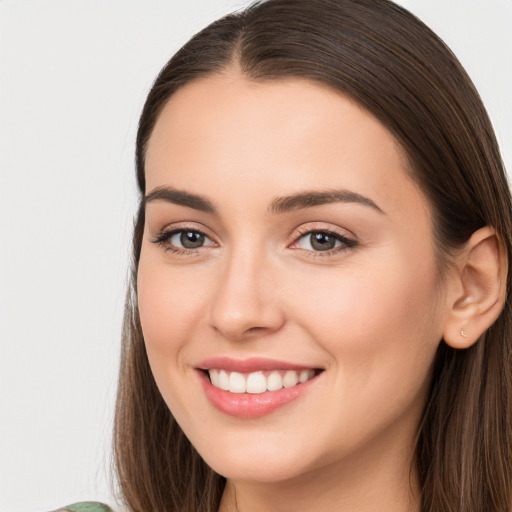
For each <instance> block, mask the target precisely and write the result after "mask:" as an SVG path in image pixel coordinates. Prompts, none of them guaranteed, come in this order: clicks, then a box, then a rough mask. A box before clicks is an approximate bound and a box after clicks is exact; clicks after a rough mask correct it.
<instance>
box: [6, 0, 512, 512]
mask: <svg viewBox="0 0 512 512" xmlns="http://www.w3.org/2000/svg"><path fill="white" fill-rule="evenodd" d="M247 3H248V2H247V1H244V0H238V1H236V0H186V1H185V0H165V1H164V0H81V1H79V0H31V1H29V0H0V512H37V511H48V510H52V509H54V508H57V507H58V506H62V505H65V504H69V503H73V502H76V501H80V500H93V499H95V500H103V501H106V502H108V503H110V504H113V503H114V499H113V496H112V493H111V492H110V491H109V465H110V430H111V421H112V414H113V399H114V393H115V387H116V376H117V364H118V352H119V338H120V326H121V318H122V308H123V301H124V291H125V281H126V277H127V262H128V252H129V248H128V247H129V241H130V238H131V226H132V216H133V212H134V207H135V180H134V166H133V152H134V137H135V129H136V123H137V119H138V115H139V113H140V109H141V107H142V104H143V101H144V98H145V94H146V93H147V91H148V88H149V87H150V85H151V83H152V81H153V79H154V77H155V76H156V74H157V72H158V70H159V69H160V67H161V66H162V65H163V64H164V63H165V62H166V61H167V60H168V58H169V57H170V56H171V54H172V53H173V52H174V51H176V50H177V49H178V48H179V46H181V44H183V43H184V42H185V41H186V39H188V37H190V36H191V35H192V34H193V33H194V32H196V31H197V30H199V29H200V28H202V27H203V26H204V25H206V24H207V23H208V22H210V21H212V20H213V19H215V18H217V17H219V16H220V15H222V14H224V13H226V12H229V11H232V10H234V9H236V8H239V7H243V6H244V5H247ZM400 3H401V4H403V5H404V6H406V7H408V8H410V9H411V10H412V11H413V12H415V13H417V14H418V15H419V16H420V17H421V18H422V19H423V20H424V21H426V22H427V24H429V25H430V26H431V27H432V28H434V30H436V31H437V32H438V33H439V34H440V35H441V36H442V37H443V38H444V39H445V41H446V42H447V43H448V44H449V45H450V46H451V47H452V49H453V50H454V51H455V53H456V54H457V55H458V56H459V58H460V59H461V60H462V62H463V64H464V65H465V66H466V68H467V69H468V71H469V73H470V75H471V76H472V78H473V80H474V81H475V83H476V85H477V87H478V89H479V90H480V92H481V95H482V97H483V99H484V102H485V104H486V105H487V107H488V109H489V112H490V114H491V117H492V119H493V122H494V125H495V129H496V131H497V134H498V138H499V140H500V142H501V145H502V152H503V155H504V159H505V162H506V165H507V168H508V169H509V172H510V169H512V100H511V97H510V96H511V94H512V0H486V1H485V2H484V1H483V0H448V1H446V0H402V1H401V2H400Z"/></svg>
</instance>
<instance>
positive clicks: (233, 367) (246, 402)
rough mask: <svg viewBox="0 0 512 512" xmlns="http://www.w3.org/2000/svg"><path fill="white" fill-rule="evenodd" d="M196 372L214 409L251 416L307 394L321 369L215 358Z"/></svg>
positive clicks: (258, 415) (266, 412)
mask: <svg viewBox="0 0 512 512" xmlns="http://www.w3.org/2000/svg"><path fill="white" fill-rule="evenodd" d="M196 371H197V374H198V376H199V377H200V379H199V380H200V382H201V383H202V387H203V389H204V392H205V395H206V397H207V398H208V400H209V401H210V402H211V403H212V405H213V406H214V407H215V408H216V409H218V410H219V411H220V412H222V413H224V414H227V415H229V416H235V417H238V418H242V419H255V418H260V417H262V416H267V415H269V414H271V413H273V412H274V411H276V410H278V409H280V408H282V407H284V406H286V405H287V404H290V403H291V402H294V401H295V400H296V399H298V398H300V397H303V396H304V395H308V394H309V393H310V392H311V391H310V390H311V389H312V388H313V387H316V386H315V384H316V383H317V382H318V381H320V380H321V378H320V377H321V375H322V374H323V373H324V371H325V370H324V369H323V368H314V367H309V368H308V367H307V366H301V365H294V364H290V363H287V362H279V361H274V360H269V359H248V360H245V361H237V360H233V359H230V358H215V359H210V360H208V361H204V362H203V363H202V364H201V365H199V367H196Z"/></svg>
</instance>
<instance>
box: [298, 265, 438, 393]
mask: <svg viewBox="0 0 512 512" xmlns="http://www.w3.org/2000/svg"><path fill="white" fill-rule="evenodd" d="M390 260H391V261H393V262H394V263H393V264H392V265H386V264H385V263H386V259H385V258H384V257H382V258H375V259H374V260H373V261H374V263H373V264H364V265H361V266H360V267H359V268H357V267H355V266H354V267H352V268H351V269H350V271H348V270H345V269H342V268H340V269H339V280H337V279H336V278H333V276H332V274H331V273H325V275H324V276H322V275H320V274H318V275H316V276H315V280H314V282H315V287H311V286H310V284H308V283H306V282H304V292H302V293H301V292H300V290H296V291H295V293H293V294H291V296H292V297H294V303H293V305H292V304H291V305H290V307H293V308H295V314H294V316H295V317H296V318H298V319H300V320H298V321H299V322H300V323H301V324H302V326H303V328H304V329H306V330H308V331H309V332H310V334H311V336H312V338H314V339H315V340H316V342H317V343H318V344H320V345H322V347H323V348H324V349H325V350H326V351H327V352H328V353H329V354H330V356H331V361H332V364H333V365H334V366H335V367H337V369H338V370H340V371H338V372H336V375H337V378H338V379H341V380H345V379H346V380H347V381H348V380H350V386H341V388H342V389H344V390H353V389H356V388H357V390H358V392H359V393H360V392H364V390H368V393H374V392H375V390H376V389H378V388H379V386H382V385H386V384H387V383H389V385H390V386H391V384H392V383H395V384H396V385H397V386H398V385H399V384H398V381H401V382H402V383H403V382H405V381H408V382H410V383H411V386H413V387H414V386H421V384H422V382H423V381H424V379H426V378H427V377H428V374H429V370H430V365H431V362H432V360H433V358H434V355H435V352H436V350H437V346H438V344H439V341H440V339H441V336H442V318H441V316H440V315H439V314H438V313H437V309H438V308H437V304H438V302H439V300H440V297H439V293H438V286H437V274H436V267H435V265H434V263H433V262H426V263H425V264H423V266H421V268H420V265H417V264H414V265H411V264H410V263H409V264H407V258H397V257H396V255H393V257H392V258H390ZM375 262H377V263H375ZM333 283H334V284H333ZM336 283H337V284H336ZM299 287H300V283H299ZM306 289H307V292H306ZM420 377H423V378H420ZM375 396H379V393H376V395H375Z"/></svg>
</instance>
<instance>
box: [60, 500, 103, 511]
mask: <svg viewBox="0 0 512 512" xmlns="http://www.w3.org/2000/svg"><path fill="white" fill-rule="evenodd" d="M54 512H112V509H111V508H110V507H107V505H104V504H103V503H99V502H97V501H83V502H82V503H74V504H73V505H68V506H67V507H63V508H59V509H58V510H55V511H54Z"/></svg>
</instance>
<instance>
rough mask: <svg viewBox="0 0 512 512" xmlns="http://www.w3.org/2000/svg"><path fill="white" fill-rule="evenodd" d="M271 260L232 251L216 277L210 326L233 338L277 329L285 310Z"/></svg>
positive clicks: (255, 335)
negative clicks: (271, 267)
mask: <svg viewBox="0 0 512 512" xmlns="http://www.w3.org/2000/svg"><path fill="white" fill-rule="evenodd" d="M270 266H271V265H269V264H265V262H264V259H263V258H262V257H261V255H260V256H258V255H256V254H252V255H250V254H247V253H245V254H239V255H236V254H233V256H232V257H231V259H230V261H229V262H226V264H225V268H224V270H223V271H222V272H220V273H219V275H218V277H217V287H216V290H215V296H214V297H213V300H212V301H211V304H210V310H209V324H210V326H211V327H212V328H213V329H214V330H216V331H217V332H219V333H220V334H222V335H223V336H224V337H225V338H228V339H230V340H233V341H236V340H243V339H247V338H254V337H259V336H265V335H268V334H271V333H274V332H276V331H278V330H279V329H280V328H281V327H282V325H283V324H284V322H285V314H284V311H283V308H282V305H281V303H280V301H279V298H278V295H279V294H278V289H279V282H278V281H277V280H276V279H275V278H274V277H273V275H274V274H275V273H274V272H272V271H271V269H270Z"/></svg>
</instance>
